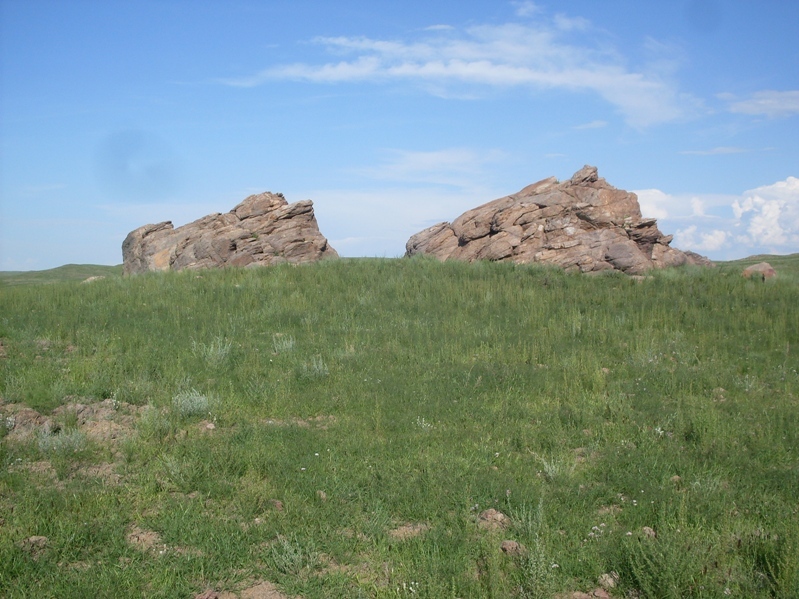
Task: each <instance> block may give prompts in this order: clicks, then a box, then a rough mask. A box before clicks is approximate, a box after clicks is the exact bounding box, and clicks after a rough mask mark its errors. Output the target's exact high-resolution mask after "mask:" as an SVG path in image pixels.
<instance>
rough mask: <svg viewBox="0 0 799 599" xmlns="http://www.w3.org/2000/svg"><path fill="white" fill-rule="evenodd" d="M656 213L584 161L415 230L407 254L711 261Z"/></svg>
mask: <svg viewBox="0 0 799 599" xmlns="http://www.w3.org/2000/svg"><path fill="white" fill-rule="evenodd" d="M671 239H672V237H671V235H663V233H661V232H660V231H659V230H658V228H657V223H656V221H655V219H654V218H642V216H641V208H640V206H639V205H638V198H637V196H636V195H635V194H634V193H630V192H627V191H623V190H621V189H616V188H615V187H613V186H611V185H609V184H608V183H607V182H606V181H605V180H604V179H602V178H600V177H599V176H598V174H597V169H596V167H593V166H585V167H583V168H582V169H581V170H579V171H578V172H577V173H575V174H574V176H573V177H572V178H571V179H569V180H568V181H564V182H562V183H561V182H558V180H557V179H555V178H554V177H551V178H549V179H544V180H543V181H539V182H538V183H534V184H533V185H529V186H528V187H525V188H524V189H522V190H521V191H520V192H518V193H515V194H512V195H509V196H506V197H504V198H500V199H498V200H494V201H493V202H489V203H487V204H483V205H482V206H479V207H477V208H474V209H472V210H469V211H467V212H465V213H463V214H462V215H461V216H459V217H458V218H456V219H455V220H454V221H453V222H452V223H439V224H437V225H434V226H432V227H430V228H428V229H425V230H424V231H420V232H419V233H417V234H415V235H414V236H412V237H411V238H410V239H409V240H408V243H407V244H406V246H405V249H406V256H412V255H414V254H431V255H433V256H436V257H437V258H438V259H440V260H466V261H474V260H509V261H512V262H517V263H543V264H554V265H557V266H560V267H562V268H566V269H569V270H580V271H582V272H599V271H603V270H614V269H615V270H620V271H622V272H625V273H627V274H641V273H643V272H645V271H647V270H649V269H652V268H663V267H667V266H679V265H682V264H708V263H710V262H709V260H707V259H706V258H703V257H702V256H699V255H697V254H693V253H690V252H687V253H686V252H681V251H680V250H678V249H675V248H672V247H670V245H669V244H670V243H671Z"/></svg>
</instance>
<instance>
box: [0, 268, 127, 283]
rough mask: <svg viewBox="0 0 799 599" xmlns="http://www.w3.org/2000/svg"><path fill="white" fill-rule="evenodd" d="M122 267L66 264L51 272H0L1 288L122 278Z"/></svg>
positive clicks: (50, 270)
mask: <svg viewBox="0 0 799 599" xmlns="http://www.w3.org/2000/svg"><path fill="white" fill-rule="evenodd" d="M120 276H122V265H119V266H101V265H97V264H66V265H64V266H59V267H58V268H51V269H49V270H31V271H0V287H2V286H4V285H41V284H46V283H61V282H65V281H85V280H86V279H88V278H89V277H120Z"/></svg>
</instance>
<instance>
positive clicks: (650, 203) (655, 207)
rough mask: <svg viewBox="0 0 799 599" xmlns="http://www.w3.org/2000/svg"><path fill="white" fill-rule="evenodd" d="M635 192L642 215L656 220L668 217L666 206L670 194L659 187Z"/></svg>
mask: <svg viewBox="0 0 799 599" xmlns="http://www.w3.org/2000/svg"><path fill="white" fill-rule="evenodd" d="M635 194H636V195H637V196H638V205H639V206H640V207H641V214H642V215H643V216H644V217H646V218H657V219H658V220H661V219H664V218H668V217H669V213H668V210H667V207H668V205H669V203H670V201H671V196H669V195H667V194H665V193H663V192H662V191H660V190H659V189H641V190H639V191H636V192H635Z"/></svg>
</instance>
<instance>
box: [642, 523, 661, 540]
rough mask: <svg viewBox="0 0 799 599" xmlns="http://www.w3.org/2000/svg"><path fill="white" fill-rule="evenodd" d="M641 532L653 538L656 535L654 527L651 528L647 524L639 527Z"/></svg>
mask: <svg viewBox="0 0 799 599" xmlns="http://www.w3.org/2000/svg"><path fill="white" fill-rule="evenodd" d="M641 532H643V533H644V536H647V537H649V538H650V539H654V538H656V537H657V536H658V535H657V533H656V532H655V531H654V529H652V528H650V527H648V526H644V527H643V528H642V529H641Z"/></svg>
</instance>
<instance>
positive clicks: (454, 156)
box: [358, 148, 505, 188]
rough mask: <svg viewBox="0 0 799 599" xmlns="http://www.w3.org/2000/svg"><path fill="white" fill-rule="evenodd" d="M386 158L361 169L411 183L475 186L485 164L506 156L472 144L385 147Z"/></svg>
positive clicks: (377, 176)
mask: <svg viewBox="0 0 799 599" xmlns="http://www.w3.org/2000/svg"><path fill="white" fill-rule="evenodd" d="M384 154H385V156H386V159H385V160H384V162H383V163H382V164H380V165H378V166H375V167H369V168H365V169H360V170H359V171H358V173H359V174H361V175H364V176H367V177H369V178H372V179H378V180H385V181H395V182H402V183H412V184H420V183H422V184H431V183H432V184H435V185H448V186H453V187H460V188H466V187H468V188H472V187H474V186H475V185H477V180H478V179H479V177H480V173H481V172H483V170H484V168H483V167H484V166H486V165H488V164H491V163H496V162H498V161H500V160H502V159H503V158H504V157H505V154H504V153H503V152H501V151H500V150H489V151H487V152H478V151H476V150H473V149H470V148H447V149H443V150H433V151H427V152H425V151H408V150H386V151H385V152H384Z"/></svg>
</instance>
